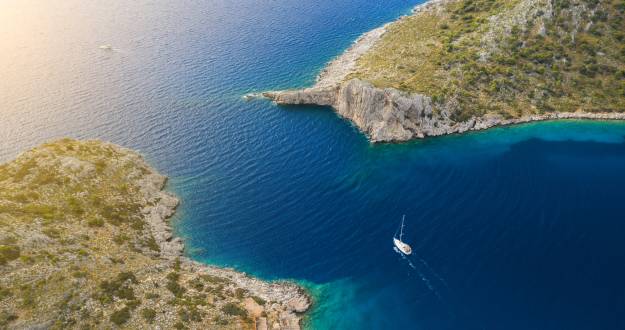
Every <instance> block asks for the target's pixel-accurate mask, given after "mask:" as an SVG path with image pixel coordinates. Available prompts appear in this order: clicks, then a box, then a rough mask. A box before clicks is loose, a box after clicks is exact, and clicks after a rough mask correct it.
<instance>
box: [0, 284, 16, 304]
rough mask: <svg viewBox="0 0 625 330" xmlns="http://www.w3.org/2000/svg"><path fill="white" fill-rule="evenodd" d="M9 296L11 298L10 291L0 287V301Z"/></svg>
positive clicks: (11, 293)
mask: <svg viewBox="0 0 625 330" xmlns="http://www.w3.org/2000/svg"><path fill="white" fill-rule="evenodd" d="M11 296H13V292H11V290H9V289H7V288H3V287H1V286H0V301H2V300H4V298H8V297H11Z"/></svg>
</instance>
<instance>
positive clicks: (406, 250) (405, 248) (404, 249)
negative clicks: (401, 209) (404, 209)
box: [393, 215, 412, 255]
mask: <svg viewBox="0 0 625 330" xmlns="http://www.w3.org/2000/svg"><path fill="white" fill-rule="evenodd" d="M404 220H406V216H405V215H404V217H403V218H402V219H401V229H400V230H399V239H398V238H397V237H395V236H393V244H395V247H396V248H397V249H398V250H399V251H401V253H403V254H405V255H410V254H411V253H412V248H411V247H410V245H408V244H406V243H404V242H403V241H402V236H404ZM395 234H397V233H395Z"/></svg>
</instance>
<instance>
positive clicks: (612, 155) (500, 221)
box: [0, 0, 625, 329]
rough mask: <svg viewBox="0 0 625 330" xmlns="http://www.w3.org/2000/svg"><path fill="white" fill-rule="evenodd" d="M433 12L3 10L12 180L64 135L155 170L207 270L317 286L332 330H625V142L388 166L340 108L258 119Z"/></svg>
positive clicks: (607, 132)
mask: <svg viewBox="0 0 625 330" xmlns="http://www.w3.org/2000/svg"><path fill="white" fill-rule="evenodd" d="M416 3H418V1H417V0H415V1H398V0H387V1H378V0H368V1H364V0H344V1H329V0H320V1H316V2H304V1H294V0H274V1H253V0H231V1H212V2H208V3H201V2H196V1H161V2H148V1H135V2H126V1H107V2H106V3H101V2H84V1H79V0H71V1H69V0H68V1H56V2H52V1H50V2H46V3H42V2H38V1H30V0H19V1H18V0H7V1H3V2H2V3H0V35H1V36H3V42H2V43H0V77H2V79H0V115H2V120H0V159H2V160H7V159H10V158H12V157H14V156H15V155H17V153H18V152H19V151H20V150H23V149H25V148H28V147H31V146H33V145H36V144H39V143H41V142H43V141H45V140H49V139H52V138H56V137H61V136H72V137H77V138H100V139H106V140H111V141H113V142H116V143H119V144H122V145H125V146H128V147H131V148H135V149H138V150H140V151H141V152H142V153H144V154H145V155H146V157H147V158H148V159H149V160H150V161H151V162H152V163H153V164H154V165H155V166H156V167H157V168H158V169H159V170H160V171H162V172H163V173H166V174H167V175H169V176H170V177H171V184H170V189H172V190H174V191H175V192H176V193H177V194H178V195H179V196H180V197H181V198H182V199H183V204H182V206H181V208H180V212H179V213H178V215H177V217H176V219H175V224H176V229H177V231H178V233H179V234H180V235H182V236H183V237H184V238H185V239H186V241H187V243H188V246H189V250H188V254H189V255H190V256H191V257H193V258H195V259H197V260H201V261H205V262H209V263H214V264H219V265H226V266H232V267H236V268H237V269H240V270H243V271H247V272H251V273H254V274H256V275H258V276H261V277H263V278H267V279H284V278H290V279H294V280H296V281H299V282H300V283H303V284H305V285H307V286H308V287H309V288H310V289H311V291H312V292H314V294H315V296H316V304H315V308H314V309H313V311H312V313H311V316H310V318H309V319H308V325H309V326H310V327H312V328H319V329H400V328H403V329H624V328H625V282H624V281H623V279H624V278H625V240H624V239H623V237H624V236H625V203H624V202H623V200H624V198H623V197H625V191H624V187H625V171H624V169H625V138H624V137H625V124H624V123H621V122H583V121H564V122H546V123H533V124H527V125H521V126H516V127H507V128H497V129H492V130H489V131H485V132H477V133H471V134H466V135H462V136H448V137H442V138H435V139H428V140H425V141H417V142H412V143H408V144H402V145H370V144H369V143H368V142H367V141H366V139H365V138H364V137H363V136H362V135H360V134H359V133H358V132H357V131H356V130H355V129H354V128H353V127H351V126H350V125H349V123H347V122H345V121H343V120H341V119H339V118H337V117H336V116H335V115H334V113H333V112H332V111H331V110H330V109H326V108H308V107H286V108H280V107H276V106H274V105H272V104H271V103H269V102H265V101H257V102H249V103H247V102H244V101H243V100H242V99H241V96H242V95H243V94H245V93H247V92H250V91H261V90H267V89H278V88H290V87H300V86H306V85H309V84H312V82H313V80H314V76H315V75H316V73H317V72H318V71H319V70H320V69H321V68H322V66H323V64H324V63H325V62H327V61H328V60H330V59H331V58H332V57H333V56H335V55H337V54H339V53H340V52H341V51H342V50H343V49H345V48H346V47H348V46H349V44H350V43H351V42H352V41H353V40H354V39H355V38H356V37H357V36H358V35H360V34H361V33H363V32H365V31H367V30H369V29H372V28H374V27H376V26H379V25H380V24H383V23H384V22H387V21H390V20H392V19H394V18H396V17H397V16H399V15H401V14H405V13H407V12H408V11H409V10H410V8H411V7H412V6H413V5H415V4H416ZM106 44H110V45H112V47H113V48H114V51H107V50H103V49H100V48H99V46H100V45H106ZM403 214H406V216H407V228H406V231H407V232H406V235H405V240H406V241H408V242H410V243H411V244H412V246H413V248H414V251H415V253H414V255H413V256H411V257H410V258H409V259H402V258H401V257H400V256H399V255H398V254H397V253H396V252H394V251H393V249H392V244H391V237H392V235H393V233H394V232H395V230H396V228H397V225H398V224H399V221H400V219H401V216H402V215H403Z"/></svg>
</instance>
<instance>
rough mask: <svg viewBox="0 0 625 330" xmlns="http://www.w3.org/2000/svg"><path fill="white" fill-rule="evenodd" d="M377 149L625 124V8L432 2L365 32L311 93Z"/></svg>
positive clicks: (590, 3) (291, 96) (574, 1)
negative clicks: (506, 131) (544, 128)
mask: <svg viewBox="0 0 625 330" xmlns="http://www.w3.org/2000/svg"><path fill="white" fill-rule="evenodd" d="M263 96H264V97H267V98H269V99H272V100H274V101H275V102H276V103H278V104H312V105H322V106H331V107H333V108H334V109H335V110H336V112H337V113H338V114H339V115H340V116H342V117H344V118H346V119H348V120H350V121H351V122H353V123H354V124H355V125H356V127H358V129H360V130H361V131H362V132H363V133H364V134H365V135H366V136H367V137H368V138H369V139H370V140H371V141H372V142H385V141H406V140H410V139H414V138H423V137H426V136H437V135H444V134H451V133H462V132H465V131H469V130H481V129H486V128H489V127H493V126H497V125H509V124H516V123H522V122H529V121H537V120H551V119H603V120H609V119H619V120H623V119H625V2H623V1H622V0H563V1H553V0H432V1H429V2H427V3H425V4H423V5H420V6H417V7H416V8H415V9H414V10H413V13H412V14H411V15H409V16H403V17H401V18H400V19H398V20H397V21H395V22H392V23H389V24H387V25H385V26H383V27H380V28H378V29H375V30H373V31H370V32H368V33H366V34H365V35H363V36H362V37H361V38H359V39H358V40H357V41H356V42H355V43H354V44H353V45H352V47H350V48H349V49H348V50H347V51H346V52H345V53H344V54H343V55H341V56H339V57H338V58H336V59H335V60H333V61H332V62H330V63H329V64H328V65H327V67H326V68H325V69H323V70H322V72H321V73H320V75H319V76H318V79H317V83H316V84H315V86H313V87H311V88H307V89H303V90H290V91H273V92H265V93H263Z"/></svg>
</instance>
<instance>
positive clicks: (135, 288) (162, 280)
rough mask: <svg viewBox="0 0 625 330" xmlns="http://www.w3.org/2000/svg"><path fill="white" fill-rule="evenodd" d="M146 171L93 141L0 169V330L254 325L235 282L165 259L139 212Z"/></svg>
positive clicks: (50, 148)
mask: <svg viewBox="0 0 625 330" xmlns="http://www.w3.org/2000/svg"><path fill="white" fill-rule="evenodd" d="M150 175H155V173H154V172H153V170H152V169H151V168H149V166H148V165H147V164H146V163H145V162H144V161H143V160H142V159H141V157H139V156H138V155H137V154H135V153H133V152H131V151H129V150H125V149H121V148H119V147H116V146H113V145H111V144H107V143H102V142H97V141H87V142H79V141H74V140H67V139H66V140H61V141H57V142H54V143H48V144H45V145H43V146H41V147H38V148H35V149H33V150H31V151H28V152H26V153H24V154H22V155H21V156H19V157H18V158H17V159H16V160H14V161H12V162H9V163H6V164H3V165H0V329H4V328H51V329H66V328H81V329H83V328H84V329H92V328H101V329H110V328H132V329H145V328H150V327H153V325H158V326H159V328H162V329H171V328H190V329H191V328H195V329H211V328H214V329H223V328H233V329H241V328H243V329H245V328H250V329H251V328H253V320H251V319H250V318H249V317H248V315H247V312H246V311H245V309H244V308H243V302H242V299H243V298H244V297H246V296H247V291H241V290H242V289H241V290H237V285H236V284H235V283H234V282H233V281H232V279H230V278H227V277H220V276H215V275H211V274H207V273H206V272H203V271H199V270H198V268H197V267H193V266H191V265H189V264H188V263H181V262H180V260H169V259H163V258H162V257H161V256H160V254H159V252H160V248H159V244H158V242H157V241H156V240H155V238H154V236H153V235H152V232H151V230H150V227H149V225H148V224H147V223H146V220H145V215H144V213H143V212H142V209H143V208H144V207H146V206H150V205H153V204H154V203H155V202H156V200H154V199H153V198H152V197H150V196H146V195H145V193H144V192H143V186H142V185H143V181H142V180H144V179H145V178H146V177H148V176H150ZM257 299H260V298H257ZM257 301H262V299H260V300H257ZM276 318H277V316H275V315H274V319H273V320H274V321H272V322H276V321H275V319H276Z"/></svg>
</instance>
